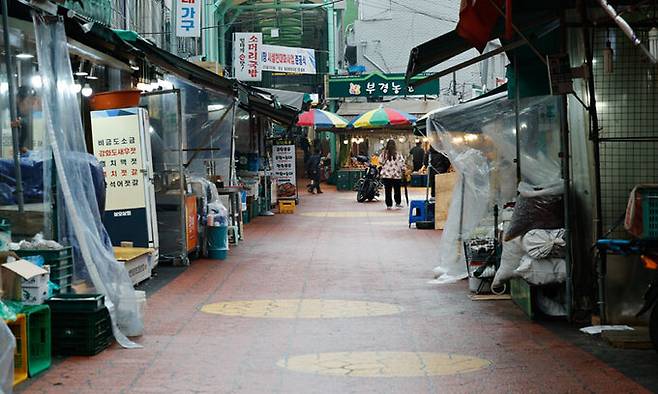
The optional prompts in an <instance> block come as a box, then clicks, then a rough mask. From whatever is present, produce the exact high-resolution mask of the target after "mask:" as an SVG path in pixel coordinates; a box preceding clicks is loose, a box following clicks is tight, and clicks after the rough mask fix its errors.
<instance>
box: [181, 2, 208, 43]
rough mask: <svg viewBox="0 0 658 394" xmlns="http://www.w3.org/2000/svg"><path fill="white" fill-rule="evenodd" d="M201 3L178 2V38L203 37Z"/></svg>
mask: <svg viewBox="0 0 658 394" xmlns="http://www.w3.org/2000/svg"><path fill="white" fill-rule="evenodd" d="M201 1H202V0H178V1H176V37H201Z"/></svg>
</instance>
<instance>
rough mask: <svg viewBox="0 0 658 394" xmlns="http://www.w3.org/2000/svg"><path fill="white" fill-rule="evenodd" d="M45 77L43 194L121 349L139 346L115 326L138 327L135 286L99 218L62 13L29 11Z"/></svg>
mask: <svg viewBox="0 0 658 394" xmlns="http://www.w3.org/2000/svg"><path fill="white" fill-rule="evenodd" d="M32 18H33V21H34V29H35V36H36V43H37V54H38V59H39V73H40V75H41V79H42V82H43V88H42V89H43V90H42V105H43V112H44V115H45V120H46V141H47V142H46V144H45V145H46V149H45V154H46V156H45V157H53V159H54V163H53V161H51V160H48V161H46V164H45V165H44V178H45V182H44V184H45V185H49V184H51V183H50V182H51V179H49V178H50V174H51V173H52V170H53V169H52V165H53V164H54V165H55V170H56V183H57V189H58V194H57V196H53V195H52V194H51V193H50V191H49V189H50V188H45V189H46V199H50V201H52V200H53V198H56V199H57V200H56V201H55V202H56V204H57V205H56V206H57V211H58V213H59V215H58V224H59V239H60V241H62V242H64V243H68V244H70V245H71V246H73V248H74V250H75V251H76V253H77V254H79V255H80V256H81V258H82V260H83V261H84V267H85V269H86V273H87V274H88V278H89V281H90V283H89V286H88V288H90V289H93V290H94V291H96V292H99V293H102V294H104V295H105V303H106V305H107V307H108V309H109V311H110V316H111V318H112V331H113V333H114V337H115V338H116V340H117V342H119V344H120V345H121V346H123V347H125V348H139V347H141V346H140V345H138V344H135V343H134V342H132V341H130V340H129V339H128V338H127V337H126V336H125V335H123V334H122V333H121V331H120V329H119V327H141V326H142V325H143V322H142V321H141V319H140V318H139V313H138V309H137V302H136V297H135V290H134V289H133V286H132V283H131V281H130V278H129V276H128V272H127V271H126V269H125V267H124V266H123V265H122V264H121V263H119V262H118V261H117V260H116V259H115V257H114V252H113V250H112V245H111V243H110V239H109V237H108V235H107V232H106V231H105V227H104V226H103V223H102V222H101V217H100V212H99V209H98V203H97V200H96V193H95V191H94V187H93V178H92V173H91V167H90V161H93V160H95V159H93V158H91V157H90V155H88V154H87V147H86V144H85V135H84V130H83V127H82V121H81V117H80V112H79V111H78V108H79V104H78V100H77V97H76V93H74V90H73V86H74V83H75V82H74V79H73V74H72V73H71V63H70V59H69V52H68V48H67V40H66V33H65V31H64V24H63V22H62V20H61V18H53V17H46V16H43V15H40V14H38V13H36V12H35V13H33V14H32Z"/></svg>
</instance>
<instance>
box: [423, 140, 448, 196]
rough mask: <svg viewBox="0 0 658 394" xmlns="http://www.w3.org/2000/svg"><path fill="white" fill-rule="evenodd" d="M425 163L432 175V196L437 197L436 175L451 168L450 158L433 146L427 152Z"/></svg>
mask: <svg viewBox="0 0 658 394" xmlns="http://www.w3.org/2000/svg"><path fill="white" fill-rule="evenodd" d="M424 165H425V167H426V168H427V172H428V174H429V176H430V187H431V189H432V197H435V191H436V185H435V179H434V178H435V177H434V176H435V175H436V174H444V173H446V172H448V170H449V169H450V159H448V157H447V156H446V155H444V154H443V153H441V152H439V151H438V150H436V149H434V147H433V146H430V148H429V149H428V150H427V153H426V154H425V160H424Z"/></svg>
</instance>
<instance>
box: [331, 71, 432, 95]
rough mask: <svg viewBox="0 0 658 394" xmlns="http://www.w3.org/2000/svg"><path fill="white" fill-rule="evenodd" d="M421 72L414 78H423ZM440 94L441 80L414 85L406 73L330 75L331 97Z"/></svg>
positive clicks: (424, 75) (423, 75)
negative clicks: (408, 82)
mask: <svg viewBox="0 0 658 394" xmlns="http://www.w3.org/2000/svg"><path fill="white" fill-rule="evenodd" d="M427 75H430V74H421V75H420V76H417V77H414V78H412V80H416V79H423V78H425V77H426V76H427ZM438 94H440V89H439V80H438V79H437V80H434V81H430V82H427V83H424V84H422V85H419V86H417V87H415V88H414V87H412V86H411V85H407V83H406V82H405V78H404V74H379V73H373V74H365V75H358V76H351V75H350V76H331V77H329V97H331V98H341V97H384V96H423V95H438Z"/></svg>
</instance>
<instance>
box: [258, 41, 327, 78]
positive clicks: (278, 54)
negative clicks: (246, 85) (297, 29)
mask: <svg viewBox="0 0 658 394" xmlns="http://www.w3.org/2000/svg"><path fill="white" fill-rule="evenodd" d="M260 55H261V56H260V62H261V65H262V67H263V71H272V72H280V73H291V74H315V73H316V65H315V50H313V49H308V48H294V47H282V46H278V45H263V48H262V50H261V52H260Z"/></svg>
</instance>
